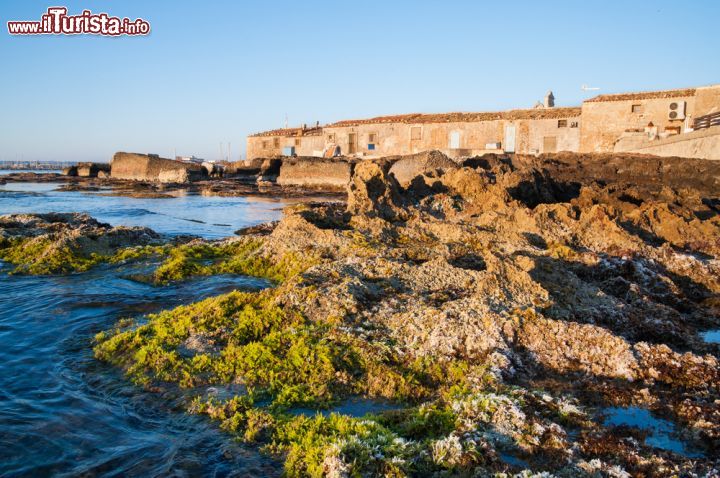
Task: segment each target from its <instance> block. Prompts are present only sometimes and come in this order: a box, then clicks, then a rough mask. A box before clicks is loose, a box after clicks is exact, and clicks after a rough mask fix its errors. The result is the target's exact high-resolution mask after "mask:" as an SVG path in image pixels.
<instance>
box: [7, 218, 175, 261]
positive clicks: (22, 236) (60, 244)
mask: <svg viewBox="0 0 720 478" xmlns="http://www.w3.org/2000/svg"><path fill="white" fill-rule="evenodd" d="M160 242H161V237H160V236H159V235H158V234H156V233H155V232H153V231H152V230H151V229H148V228H145V227H123V226H120V227H112V226H110V225H109V224H104V223H101V222H98V221H97V220H95V219H93V218H92V217H90V216H88V215H87V214H78V213H63V214H59V213H48V214H13V215H8V216H0V258H2V259H3V260H4V261H7V262H10V263H12V264H14V265H15V266H16V267H15V271H14V272H16V273H28V274H51V273H67V272H77V271H83V270H87V269H88V268H90V267H92V266H93V265H95V264H97V263H99V262H101V261H103V260H107V259H108V258H109V257H111V256H113V255H115V254H116V253H117V252H118V251H120V250H121V249H124V248H129V247H136V246H143V245H148V244H158V243H160Z"/></svg>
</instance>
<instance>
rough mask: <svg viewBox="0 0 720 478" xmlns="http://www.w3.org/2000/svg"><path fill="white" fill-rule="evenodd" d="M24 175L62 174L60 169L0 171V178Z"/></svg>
mask: <svg viewBox="0 0 720 478" xmlns="http://www.w3.org/2000/svg"><path fill="white" fill-rule="evenodd" d="M26 173H34V174H49V173H56V174H60V173H62V169H0V176H4V175H7V174H26Z"/></svg>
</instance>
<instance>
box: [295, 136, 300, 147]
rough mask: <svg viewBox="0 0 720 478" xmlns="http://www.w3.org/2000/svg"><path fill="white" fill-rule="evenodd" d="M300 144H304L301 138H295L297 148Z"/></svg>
mask: <svg viewBox="0 0 720 478" xmlns="http://www.w3.org/2000/svg"><path fill="white" fill-rule="evenodd" d="M300 143H302V141H301V140H300V138H295V146H300Z"/></svg>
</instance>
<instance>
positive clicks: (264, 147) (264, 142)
mask: <svg viewBox="0 0 720 478" xmlns="http://www.w3.org/2000/svg"><path fill="white" fill-rule="evenodd" d="M268 144H269V143H268V142H267V141H263V142H262V148H263V149H267V148H268Z"/></svg>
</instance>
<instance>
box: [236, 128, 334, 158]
mask: <svg viewBox="0 0 720 478" xmlns="http://www.w3.org/2000/svg"><path fill="white" fill-rule="evenodd" d="M288 146H294V147H295V154H296V155H298V156H322V151H323V148H324V147H325V142H324V139H323V136H322V135H321V134H313V135H306V136H284V135H270V136H248V138H247V153H246V155H247V158H248V159H255V158H270V157H273V156H282V154H283V149H284V148H286V147H288Z"/></svg>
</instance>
